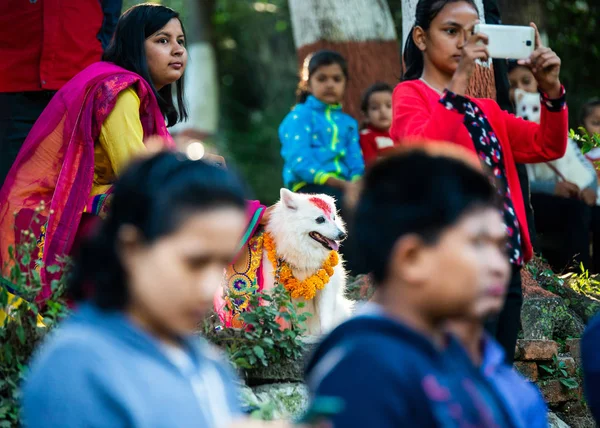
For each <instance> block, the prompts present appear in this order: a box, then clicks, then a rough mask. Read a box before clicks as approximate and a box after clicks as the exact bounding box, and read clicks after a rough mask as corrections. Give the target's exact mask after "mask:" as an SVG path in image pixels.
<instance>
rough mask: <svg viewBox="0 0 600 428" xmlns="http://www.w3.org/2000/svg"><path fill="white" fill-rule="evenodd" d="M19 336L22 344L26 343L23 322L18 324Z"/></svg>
mask: <svg viewBox="0 0 600 428" xmlns="http://www.w3.org/2000/svg"><path fill="white" fill-rule="evenodd" d="M17 337H18V338H19V342H21V345H24V344H25V329H24V328H23V326H22V325H21V324H19V325H18V326H17Z"/></svg>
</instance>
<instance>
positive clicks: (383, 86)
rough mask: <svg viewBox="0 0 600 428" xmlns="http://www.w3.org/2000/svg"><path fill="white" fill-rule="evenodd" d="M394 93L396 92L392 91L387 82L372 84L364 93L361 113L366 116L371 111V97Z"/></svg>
mask: <svg viewBox="0 0 600 428" xmlns="http://www.w3.org/2000/svg"><path fill="white" fill-rule="evenodd" d="M393 91H394V90H393V89H392V87H391V86H390V85H388V84H387V83H385V82H377V83H374V84H372V85H371V86H369V87H368V88H367V90H366V91H365V92H364V93H363V96H362V99H361V101H360V111H362V112H363V113H364V114H367V112H368V110H369V100H370V99H371V95H373V94H375V93H377V92H389V93H390V94H391V93H392V92H393Z"/></svg>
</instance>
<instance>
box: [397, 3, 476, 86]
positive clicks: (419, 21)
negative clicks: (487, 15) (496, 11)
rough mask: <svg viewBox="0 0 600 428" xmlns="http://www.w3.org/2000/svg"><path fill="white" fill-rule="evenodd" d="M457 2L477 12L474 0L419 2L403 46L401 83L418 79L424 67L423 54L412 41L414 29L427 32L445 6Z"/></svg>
mask: <svg viewBox="0 0 600 428" xmlns="http://www.w3.org/2000/svg"><path fill="white" fill-rule="evenodd" d="M458 2H466V3H469V4H470V5H471V6H473V8H475V10H478V9H477V5H476V4H475V1H474V0H419V3H417V10H416V13H415V25H413V27H412V29H411V30H410V33H409V34H408V38H407V39H406V44H405V45H404V67H405V71H404V73H403V74H402V80H403V81H406V80H415V79H419V78H420V77H421V75H422V74H423V67H424V66H425V63H424V61H423V52H421V50H420V49H419V48H418V47H417V45H416V43H415V41H414V40H413V32H414V30H415V27H421V28H422V29H423V30H425V31H427V30H429V27H430V26H431V21H433V20H434V19H435V17H436V16H437V15H438V14H439V13H440V12H441V11H442V9H443V8H444V7H445V6H446V5H448V4H450V3H458ZM478 13H479V12H478Z"/></svg>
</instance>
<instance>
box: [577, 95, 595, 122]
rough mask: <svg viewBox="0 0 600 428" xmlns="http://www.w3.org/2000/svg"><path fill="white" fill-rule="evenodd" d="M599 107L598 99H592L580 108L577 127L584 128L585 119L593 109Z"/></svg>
mask: <svg viewBox="0 0 600 428" xmlns="http://www.w3.org/2000/svg"><path fill="white" fill-rule="evenodd" d="M597 107H600V98H592V99H591V100H589V101H588V102H586V103H585V104H584V105H583V106H582V107H581V113H580V115H579V125H580V126H584V127H585V121H586V119H587V118H588V117H589V116H590V115H591V114H592V112H593V111H594V109H595V108H597Z"/></svg>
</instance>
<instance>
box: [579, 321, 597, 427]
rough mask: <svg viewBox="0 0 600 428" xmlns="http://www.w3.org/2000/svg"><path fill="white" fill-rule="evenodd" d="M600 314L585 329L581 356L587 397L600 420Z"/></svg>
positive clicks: (592, 410) (593, 411) (591, 408)
mask: <svg viewBox="0 0 600 428" xmlns="http://www.w3.org/2000/svg"><path fill="white" fill-rule="evenodd" d="M598 355H600V315H597V316H596V317H595V318H594V319H592V321H590V323H589V324H588V327H587V328H586V330H585V333H584V335H583V338H582V339H581V358H582V360H581V361H582V366H583V380H584V388H585V398H586V400H587V403H588V406H589V408H590V410H591V412H592V414H593V415H594V418H595V419H596V422H600V359H599V358H598Z"/></svg>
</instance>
